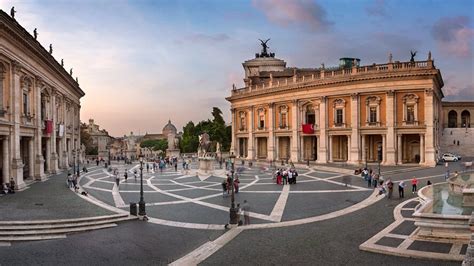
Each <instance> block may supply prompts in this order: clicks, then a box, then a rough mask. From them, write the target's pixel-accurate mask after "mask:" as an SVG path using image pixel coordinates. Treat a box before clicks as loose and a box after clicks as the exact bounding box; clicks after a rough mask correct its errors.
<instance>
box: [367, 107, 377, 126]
mask: <svg viewBox="0 0 474 266" xmlns="http://www.w3.org/2000/svg"><path fill="white" fill-rule="evenodd" d="M369 122H370V123H376V122H377V107H370V109H369Z"/></svg>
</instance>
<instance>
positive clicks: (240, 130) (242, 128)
mask: <svg viewBox="0 0 474 266" xmlns="http://www.w3.org/2000/svg"><path fill="white" fill-rule="evenodd" d="M246 131H247V128H246V127H239V132H246Z"/></svg>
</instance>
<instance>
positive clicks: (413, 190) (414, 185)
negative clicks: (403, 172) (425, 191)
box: [411, 176, 418, 194]
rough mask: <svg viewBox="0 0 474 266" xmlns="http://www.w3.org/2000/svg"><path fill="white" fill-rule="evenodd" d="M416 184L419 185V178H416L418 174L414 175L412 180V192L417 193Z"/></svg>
mask: <svg viewBox="0 0 474 266" xmlns="http://www.w3.org/2000/svg"><path fill="white" fill-rule="evenodd" d="M416 185H418V180H417V179H416V176H414V177H413V179H412V180H411V193H413V194H415V193H416V190H417V189H416Z"/></svg>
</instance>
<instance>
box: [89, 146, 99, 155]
mask: <svg viewBox="0 0 474 266" xmlns="http://www.w3.org/2000/svg"><path fill="white" fill-rule="evenodd" d="M86 155H99V148H98V147H90V146H89V147H86Z"/></svg>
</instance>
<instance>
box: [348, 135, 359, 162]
mask: <svg viewBox="0 0 474 266" xmlns="http://www.w3.org/2000/svg"><path fill="white" fill-rule="evenodd" d="M350 150H351V135H347V161H348V162H351V161H352V160H351V158H352V156H351V155H352V154H351V152H350ZM357 153H359V150H357ZM356 164H357V163H356Z"/></svg>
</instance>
